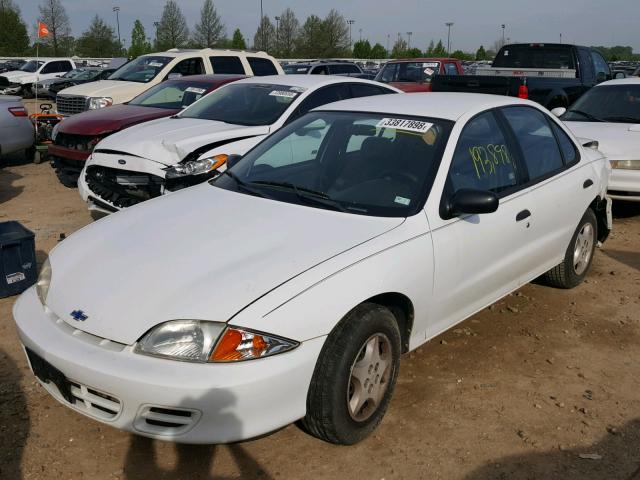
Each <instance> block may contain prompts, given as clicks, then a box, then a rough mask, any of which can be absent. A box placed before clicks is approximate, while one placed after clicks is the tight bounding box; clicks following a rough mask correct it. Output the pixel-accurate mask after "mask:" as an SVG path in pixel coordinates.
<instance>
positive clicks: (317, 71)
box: [311, 65, 329, 75]
mask: <svg viewBox="0 0 640 480" xmlns="http://www.w3.org/2000/svg"><path fill="white" fill-rule="evenodd" d="M311 75H329V68H328V67H327V66H326V65H321V66H319V67H314V68H313V70H311Z"/></svg>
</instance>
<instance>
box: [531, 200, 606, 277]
mask: <svg viewBox="0 0 640 480" xmlns="http://www.w3.org/2000/svg"><path fill="white" fill-rule="evenodd" d="M597 239H598V220H597V219H596V215H595V213H593V210H591V208H588V209H587V211H586V212H585V214H584V216H583V217H582V219H581V220H580V223H579V224H578V228H576V231H575V232H574V234H573V237H571V242H569V246H568V247H567V251H566V253H565V255H564V260H563V261H562V263H560V264H559V265H556V266H555V267H553V268H552V269H551V270H549V271H548V272H547V273H545V274H544V279H545V281H546V283H547V284H548V285H551V286H552V287H557V288H573V287H577V286H578V285H580V284H581V283H582V281H583V280H584V279H585V277H586V276H587V273H589V268H590V267H591V262H592V261H593V252H594V251H595V248H596V243H597V241H598V240H597Z"/></svg>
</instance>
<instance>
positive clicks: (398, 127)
mask: <svg viewBox="0 0 640 480" xmlns="http://www.w3.org/2000/svg"><path fill="white" fill-rule="evenodd" d="M302 144H304V147H305V148H302ZM293 145H296V146H297V147H296V148H295V149H294V148H293ZM301 152H304V154H302V153H301ZM234 163H235V164H234V165H233V166H230V167H229V169H228V170H226V173H224V174H222V175H220V176H219V177H217V178H216V179H214V180H211V181H209V182H207V183H204V184H201V185H198V186H195V187H192V188H188V189H185V190H183V191H181V192H178V193H176V194H173V195H169V196H166V197H162V198H158V199H155V200H153V201H150V202H145V203H143V204H141V205H138V206H135V207H133V208H130V209H126V210H124V211H122V212H121V213H119V214H118V215H113V216H109V217H107V218H105V219H103V220H100V221H98V222H96V223H94V224H92V225H89V226H88V227H85V228H84V229H82V230H80V231H79V232H77V233H75V234H74V235H72V236H70V237H69V238H68V239H66V240H65V241H64V242H62V243H60V244H59V245H58V246H57V247H56V248H55V249H54V250H53V251H52V252H51V255H50V258H49V260H48V261H47V263H46V264H45V265H44V267H43V269H42V274H41V276H40V279H39V281H38V284H37V286H35V287H33V288H31V289H30V290H28V291H27V292H26V293H24V294H23V295H22V296H21V297H20V298H19V299H18V301H17V302H16V305H15V308H14V317H15V320H16V324H17V327H18V333H19V337H20V340H21V341H22V343H23V344H24V347H25V349H26V353H27V355H28V357H29V360H30V362H31V366H32V368H33V371H34V373H35V375H36V376H37V377H38V379H39V380H40V382H41V383H42V385H43V386H44V388H45V389H46V390H47V391H48V392H49V393H50V394H51V395H52V396H53V397H55V398H56V399H57V400H58V401H60V402H62V403H63V404H64V405H66V406H68V407H70V408H72V409H74V410H77V411H78V412H80V413H83V414H85V415H87V416H89V417H92V418H94V419H96V420H100V421H102V422H105V423H107V424H110V425H113V426H114V427H117V428H121V429H124V430H127V431H130V432H135V433H138V434H141V435H146V436H149V437H154V438H158V439H163V440H173V441H178V442H186V443H219V442H233V441H237V440H241V439H247V438H252V437H256V436H258V435H262V434H265V433H268V432H271V431H273V430H275V429H278V428H280V427H282V426H284V425H287V424H289V423H291V422H294V421H296V420H299V419H303V425H304V426H305V429H306V430H307V431H308V432H310V433H311V434H313V435H315V436H317V437H319V438H321V439H324V440H326V441H329V442H333V443H337V444H353V443H356V442H358V441H360V440H362V439H363V438H365V437H366V436H367V435H369V434H370V433H371V432H372V431H373V430H374V429H375V427H376V426H377V425H378V423H379V422H380V421H381V420H382V417H383V415H384V413H385V410H386V409H387V406H388V405H389V402H390V399H391V395H392V392H393V389H394V385H395V382H396V378H397V376H398V372H399V368H400V355H401V353H405V352H408V351H411V350H413V349H415V348H417V347H418V346H420V345H422V344H423V343H425V342H426V341H428V340H429V339H431V338H433V337H434V336H436V335H438V334H439V333H441V332H443V331H444V330H446V329H448V328H451V327H452V326H453V325H455V324H457V323H459V322H461V321H462V320H464V319H466V318H467V317H469V316H470V315H473V314H474V313H475V312H477V311H479V310H481V309H482V308H484V307H486V306H487V305H489V304H491V303H493V302H495V301H496V300H498V299H499V298H501V297H503V296H505V295H507V294H508V293H509V292H511V291H513V290H515V289H517V288H519V287H520V286H522V285H523V284H525V283H527V282H529V281H530V280H532V279H534V278H536V277H538V276H540V275H543V274H545V275H546V278H547V280H548V282H549V283H550V284H552V285H555V286H558V287H562V288H571V287H575V286H577V285H578V284H579V283H580V282H581V281H582V280H583V279H584V278H585V276H586V275H587V272H588V270H589V266H590V264H591V260H592V258H593V254H594V247H595V245H596V243H597V242H598V241H602V240H604V239H605V238H606V236H607V234H608V232H609V226H610V217H608V215H607V204H608V201H607V199H606V197H605V192H606V188H607V179H608V175H609V167H608V163H607V161H606V159H605V158H604V157H603V156H602V155H601V154H600V152H598V151H597V150H593V149H588V148H583V147H582V146H581V145H580V144H579V143H577V142H576V140H575V138H574V137H573V135H572V134H571V133H570V132H569V131H568V130H567V129H566V127H564V126H563V125H562V123H561V122H559V121H558V120H556V119H554V118H551V117H550V116H549V115H548V113H547V112H546V110H544V109H543V108H541V107H540V106H538V105H537V104H535V103H533V102H529V101H526V100H518V99H511V98H507V97H504V98H503V97H499V96H491V95H471V94H467V95H465V94H450V93H428V94H412V95H382V96H378V97H369V98H360V99H353V100H348V101H344V102H339V103H334V104H332V105H328V106H325V107H322V108H320V109H319V110H315V111H313V112H310V113H308V114H307V115H305V116H303V117H302V118H300V119H298V120H296V121H294V122H293V123H291V124H289V125H287V126H285V127H284V128H282V129H281V130H279V131H278V132H276V133H275V134H273V135H271V136H270V137H268V138H267V139H266V140H264V141H263V142H262V143H260V144H259V145H258V146H256V147H255V148H254V149H252V150H251V151H250V152H248V153H247V154H246V155H245V156H244V157H243V158H242V159H240V160H238V161H237V162H234Z"/></svg>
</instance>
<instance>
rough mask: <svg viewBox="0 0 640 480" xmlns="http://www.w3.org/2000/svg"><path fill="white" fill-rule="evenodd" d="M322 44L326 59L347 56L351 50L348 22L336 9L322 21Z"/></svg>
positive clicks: (322, 52) (322, 53)
mask: <svg viewBox="0 0 640 480" xmlns="http://www.w3.org/2000/svg"><path fill="white" fill-rule="evenodd" d="M320 42H321V51H320V55H321V56H322V57H324V58H331V57H342V56H346V55H347V54H348V52H349V50H350V47H351V46H350V45H349V28H348V27H347V22H346V20H345V19H344V17H343V16H342V15H340V14H339V13H338V11H337V10H335V9H331V11H330V12H329V13H328V15H327V16H326V17H325V18H324V20H322V29H321V35H320Z"/></svg>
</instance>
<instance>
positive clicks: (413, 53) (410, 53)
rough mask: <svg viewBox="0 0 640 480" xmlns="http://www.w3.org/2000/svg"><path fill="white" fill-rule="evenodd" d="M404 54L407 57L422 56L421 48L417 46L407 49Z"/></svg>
mask: <svg viewBox="0 0 640 480" xmlns="http://www.w3.org/2000/svg"><path fill="white" fill-rule="evenodd" d="M404 56H405V57H407V58H418V57H421V56H422V50H420V49H419V48H417V47H413V48H410V49H408V50H407V51H406V52H405V53H404Z"/></svg>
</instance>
